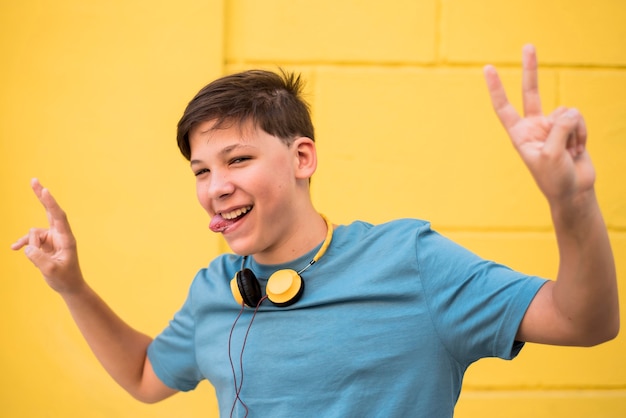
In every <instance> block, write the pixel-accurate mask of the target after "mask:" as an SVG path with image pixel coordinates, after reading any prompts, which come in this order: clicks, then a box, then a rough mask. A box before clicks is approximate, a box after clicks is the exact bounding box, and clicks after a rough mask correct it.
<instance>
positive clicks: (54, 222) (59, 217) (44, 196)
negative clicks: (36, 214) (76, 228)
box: [31, 179, 72, 234]
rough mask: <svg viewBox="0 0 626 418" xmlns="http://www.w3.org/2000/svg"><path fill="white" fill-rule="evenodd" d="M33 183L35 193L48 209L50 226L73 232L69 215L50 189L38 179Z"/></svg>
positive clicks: (65, 232)
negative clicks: (68, 219) (68, 218)
mask: <svg viewBox="0 0 626 418" xmlns="http://www.w3.org/2000/svg"><path fill="white" fill-rule="evenodd" d="M31 185H32V188H33V191H34V192H35V195H37V198H38V199H39V201H40V202H41V204H42V205H43V207H44V208H45V209H46V216H47V217H48V223H49V224H50V228H54V229H56V230H57V231H59V232H60V233H62V234H71V233H72V229H71V228H70V224H69V222H68V221H67V215H66V214H65V212H64V211H63V209H61V207H60V206H59V204H58V203H57V201H56V199H55V198H54V197H53V196H52V194H51V193H50V191H49V190H48V189H46V188H45V187H43V186H42V185H41V183H40V182H39V180H38V179H33V180H32V182H31Z"/></svg>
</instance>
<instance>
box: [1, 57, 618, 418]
mask: <svg viewBox="0 0 626 418" xmlns="http://www.w3.org/2000/svg"><path fill="white" fill-rule="evenodd" d="M485 77H486V80H487V85H488V89H489V92H490V95H491V99H492V102H493V105H494V108H495V111H496V113H497V115H498V117H499V119H500V121H501V122H502V124H503V126H504V127H505V129H506V130H507V132H508V134H509V136H510V138H511V140H512V143H513V145H514V147H515V148H516V150H517V151H518V153H519V154H520V156H521V158H522V159H523V161H524V162H525V164H526V166H527V167H528V169H529V170H530V172H531V174H532V175H533V177H534V179H535V181H536V183H537V185H538V187H539V188H540V190H541V191H542V193H543V194H544V195H545V197H546V199H547V201H548V204H549V207H550V210H551V214H552V219H553V223H554V230H555V232H556V236H557V242H558V247H559V254H560V260H561V262H560V265H559V271H558V277H557V280H556V281H546V280H544V279H541V278H537V277H532V276H527V275H524V274H521V273H518V272H515V271H512V270H510V269H508V268H506V267H504V266H502V265H499V264H496V263H493V262H490V261H486V260H482V259H480V258H479V257H477V256H476V255H474V254H472V253H470V252H468V251H467V250H465V249H463V248H461V247H459V246H458V245H455V244H454V243H452V242H450V241H449V240H447V239H445V238H444V237H442V236H440V235H438V234H437V233H436V232H434V231H432V230H431V229H430V228H429V224H428V223H427V222H424V221H419V220H398V221H394V222H389V223H387V224H383V225H376V226H374V225H371V224H368V223H365V222H354V223H352V224H350V225H339V226H335V225H333V224H332V223H330V222H328V221H327V220H326V219H325V218H324V217H322V216H321V215H320V214H319V213H318V212H317V211H316V210H315V208H314V207H313V204H312V202H311V199H310V195H309V180H310V178H311V176H312V175H313V173H314V172H315V169H316V165H317V156H316V150H315V143H314V133H313V126H312V124H311V121H310V117H309V112H308V109H307V106H306V104H305V103H304V102H303V101H302V99H301V97H300V89H301V86H300V81H299V78H296V77H294V76H293V75H286V74H283V75H282V76H279V75H276V74H273V73H269V72H264V71H248V72H244V73H240V74H235V75H230V76H227V77H224V78H221V79H219V80H216V81H214V82H213V83H211V84H209V85H208V86H207V87H205V88H204V89H203V90H201V91H200V92H199V93H198V95H197V96H196V97H195V98H194V99H193V100H192V101H191V102H190V103H189V105H188V107H187V109H186V111H185V113H184V115H183V117H182V119H181V121H180V122H179V126H178V145H179V148H180V150H181V152H182V153H183V155H184V156H185V157H186V158H187V159H188V160H189V161H190V164H191V169H192V171H193V174H194V175H195V177H196V183H197V195H198V200H199V202H200V204H201V205H202V207H203V208H204V209H205V210H206V211H207V213H208V214H209V216H210V217H211V229H212V230H213V231H215V232H217V233H221V234H222V235H223V236H224V238H225V239H226V241H227V242H228V245H229V246H230V248H231V249H232V251H233V252H234V254H225V255H222V256H219V257H217V258H216V259H215V260H213V261H212V262H211V264H210V265H209V266H208V267H207V268H205V269H202V270H200V271H199V273H198V274H197V276H196V278H195V279H194V281H193V283H192V285H191V289H190V291H189V295H188V298H187V300H186V301H185V303H184V304H183V306H182V308H181V309H180V311H179V312H178V313H176V315H175V316H174V319H173V320H172V322H171V323H170V324H169V326H168V327H167V328H166V329H165V330H164V331H163V332H162V333H161V334H160V335H159V336H158V337H157V338H156V339H154V340H153V339H152V338H150V337H148V336H145V335H143V334H141V333H139V332H137V331H135V330H134V329H132V328H131V327H129V326H128V325H126V324H125V323H124V322H123V321H122V320H121V319H119V318H118V317H117V316H116V315H115V314H114V313H113V312H112V311H111V310H110V309H109V308H108V307H107V305H106V304H105V303H104V302H103V301H102V300H101V299H100V298H99V297H98V296H97V295H96V294H95V293H94V292H93V290H92V289H91V288H90V287H89V286H88V285H87V283H86V282H85V280H84V279H83V276H82V274H81V271H80V268H79V264H78V257H77V252H76V242H75V240H74V237H73V235H72V232H71V230H70V226H69V223H68V221H67V219H66V216H65V213H64V212H63V211H62V210H61V208H60V207H59V206H58V204H57V203H56V202H55V200H54V198H53V197H52V195H51V194H50V192H49V191H48V190H47V189H44V188H43V187H42V186H41V185H40V183H39V182H38V181H36V180H34V181H33V184H32V186H33V190H34V191H35V194H36V195H37V197H38V198H39V200H40V201H41V202H42V204H43V206H44V207H45V209H46V212H47V214H48V219H49V221H50V225H49V228H47V229H32V230H31V231H30V232H29V233H28V234H27V235H26V236H24V237H22V238H20V239H19V240H18V241H17V242H16V243H15V244H14V245H13V249H15V250H17V249H20V248H23V247H24V248H25V253H26V255H27V257H28V258H29V259H30V260H31V261H32V262H33V263H34V264H35V266H37V267H38V268H39V269H40V270H41V272H42V273H43V276H44V277H45V279H46V281H47V282H48V284H49V285H50V286H51V287H52V288H53V289H54V290H56V291H57V292H58V293H59V294H60V295H61V296H62V297H63V299H64V300H65V302H66V303H67V306H68V307H69V310H70V312H71V313H72V315H73V317H74V319H75V321H76V323H77V324H78V327H79V328H80V330H81V331H82V333H83V335H84V336H85V338H86V340H87V341H88V343H89V344H90V346H91V348H92V349H93V351H94V353H95V355H96V356H97V357H98V359H99V360H100V361H101V363H102V364H103V365H104V367H105V368H106V370H107V371H108V372H109V373H110V374H111V376H113V378H114V379H115V380H116V381H117V382H118V383H119V384H120V385H122V386H123V387H124V388H125V389H126V390H128V391H129V392H130V393H131V394H132V395H133V396H135V397H136V398H138V399H140V400H142V401H145V402H156V401H159V400H161V399H164V398H166V397H168V396H170V395H172V394H174V393H175V392H177V391H180V390H183V391H186V390H191V389H193V388H195V386H196V385H197V384H198V382H199V381H200V380H202V379H208V380H210V382H211V383H212V384H213V386H214V387H215V389H216V393H217V397H218V400H219V407H220V412H221V414H222V415H223V416H227V415H231V416H232V415H236V416H244V415H247V414H248V413H250V415H252V416H262V417H268V416H271V417H287V416H289V417H293V416H296V417H307V416H311V417H319V416H324V417H346V416H364V417H367V416H384V417H406V416H423V417H432V416H437V417H444V416H452V414H453V410H454V405H455V402H456V401H457V399H458V396H459V392H460V388H461V382H462V378H463V374H464V372H465V370H466V368H467V367H468V366H469V365H470V364H471V363H472V362H474V361H476V360H478V359H480V358H483V357H491V356H496V357H501V358H507V359H509V358H513V357H515V356H516V355H517V353H518V352H519V351H520V349H521V348H522V346H523V344H524V342H529V341H530V342H536V343H545V344H555V345H579V346H590V345H595V344H599V343H602V342H604V341H607V340H610V339H612V338H613V337H615V336H616V335H617V332H618V329H619V308H618V302H617V290H616V287H617V286H616V276H615V267H614V262H613V258H612V252H611V247H610V244H609V240H608V235H607V231H606V227H605V224H604V221H603V218H602V215H601V213H600V209H599V207H598V203H597V200H596V196H595V192H594V181H595V174H594V169H593V166H592V163H591V160H590V158H589V155H588V153H587V150H586V147H585V145H586V138H587V133H586V129H585V123H584V120H583V118H582V116H581V115H580V113H579V112H578V111H576V110H575V109H567V108H558V109H556V110H555V111H553V112H552V113H550V114H549V115H547V116H544V115H543V113H542V110H541V103H540V98H539V93H538V89H537V63H536V55H535V51H534V49H533V47H532V46H526V47H525V48H524V51H523V102H524V117H520V116H519V115H518V114H517V112H516V111H515V109H514V108H513V107H512V106H511V104H510V103H509V102H508V100H507V98H506V95H505V92H504V89H503V87H502V85H501V82H500V80H499V78H498V75H497V73H496V71H495V69H494V68H493V67H491V66H487V67H485ZM246 306H247V307H246Z"/></svg>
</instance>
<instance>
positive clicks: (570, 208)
mask: <svg viewBox="0 0 626 418" xmlns="http://www.w3.org/2000/svg"><path fill="white" fill-rule="evenodd" d="M484 72H485V79H486V81H487V86H488V89H489V93H490V95H491V101H492V104H493V107H494V109H495V111H496V114H497V115H498V118H499V119H500V122H501V123H502V125H503V126H504V128H505V129H506V130H507V132H508V134H509V137H510V138H511V141H512V143H513V145H514V147H515V149H516V150H517V151H518V153H519V155H520V157H521V158H522V160H523V161H524V163H525V164H526V166H527V167H528V169H529V171H530V172H531V174H532V176H533V178H534V180H535V182H536V183H537V185H538V187H539V189H540V190H541V192H542V193H543V194H544V196H545V197H546V199H547V201H548V204H549V206H550V211H551V215H552V221H553V224H554V230H555V233H556V238H557V243H558V248H559V260H560V261H559V271H558V275H557V280H556V281H555V282H548V283H547V284H546V285H544V286H543V287H542V288H541V289H540V291H539V292H538V294H537V295H536V296H535V298H534V300H533V301H532V303H531V304H530V306H529V308H528V310H527V312H526V315H525V316H524V319H523V320H522V323H521V325H520V328H519V330H518V334H517V339H518V340H520V341H529V342H538V343H545V344H556V345H578V346H589V345H595V344H599V343H602V342H604V341H608V340H610V339H612V338H614V337H615V336H616V335H617V333H618V331H619V305H618V297H617V280H616V273H615V263H614V261H613V254H612V250H611V245H610V243H609V238H608V233H607V230H606V226H605V224H604V220H603V218H602V214H601V211H600V207H599V205H598V201H597V199H596V195H595V190H594V182H595V171H594V168H593V164H592V163H591V159H590V157H589V154H588V152H587V150H586V141H587V131H586V126H585V122H584V119H583V117H582V115H581V114H580V113H579V112H578V111H577V110H576V109H567V108H564V107H561V108H558V109H556V110H555V111H554V112H552V113H551V114H549V115H543V113H542V110H541V101H540V97H539V90H538V85H537V58H536V53H535V50H534V48H533V47H532V46H531V45H527V46H525V47H524V50H523V81H522V90H523V103H524V104H523V106H524V117H520V116H519V115H518V114H517V112H516V110H515V109H514V108H513V106H512V105H511V104H510V103H509V102H508V99H507V97H506V94H505V91H504V88H503V87H502V83H501V82H500V79H499V77H498V75H497V73H496V71H495V69H494V68H493V67H492V66H487V67H485V71H484Z"/></svg>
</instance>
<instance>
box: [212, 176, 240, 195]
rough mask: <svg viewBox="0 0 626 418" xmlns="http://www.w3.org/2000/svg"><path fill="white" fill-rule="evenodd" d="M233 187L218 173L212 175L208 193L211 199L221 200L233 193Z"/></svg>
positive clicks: (228, 180) (226, 177) (231, 183)
mask: <svg viewBox="0 0 626 418" xmlns="http://www.w3.org/2000/svg"><path fill="white" fill-rule="evenodd" d="M234 190H235V186H234V184H233V182H232V181H230V179H229V178H228V176H226V175H224V174H219V173H213V176H211V181H210V183H209V186H208V190H207V191H208V193H209V196H210V197H211V198H212V199H222V198H224V197H227V196H229V195H231V194H232V193H233V191H234Z"/></svg>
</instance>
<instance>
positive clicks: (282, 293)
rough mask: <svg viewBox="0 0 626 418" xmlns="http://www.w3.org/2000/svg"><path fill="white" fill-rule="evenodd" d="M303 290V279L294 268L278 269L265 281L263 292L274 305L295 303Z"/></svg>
mask: <svg viewBox="0 0 626 418" xmlns="http://www.w3.org/2000/svg"><path fill="white" fill-rule="evenodd" d="M303 291H304V281H303V280H302V278H301V277H300V275H299V274H298V273H297V272H296V271H295V270H278V271H277V272H275V273H274V274H272V275H271V276H270V278H269V280H268V281H267V287H266V289H265V293H266V294H267V298H268V299H269V300H270V301H271V302H272V303H273V304H274V305H276V306H289V305H291V304H292V303H296V302H297V301H298V299H300V296H302V292H303Z"/></svg>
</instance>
